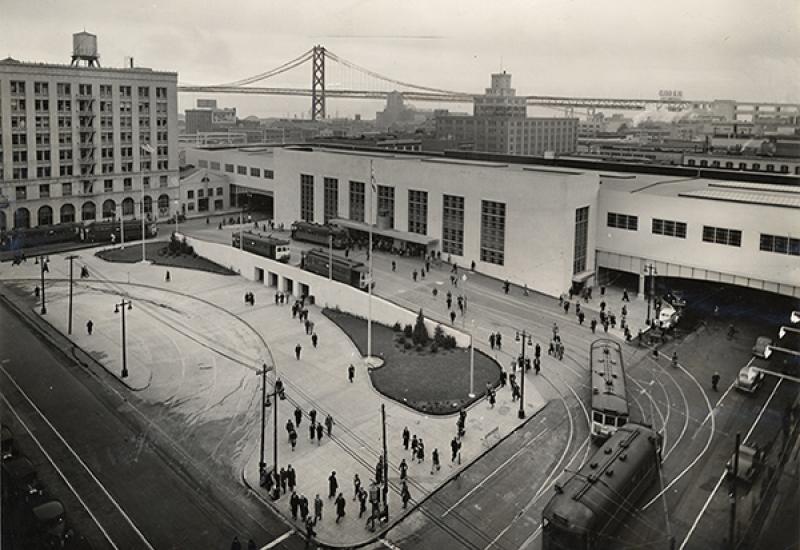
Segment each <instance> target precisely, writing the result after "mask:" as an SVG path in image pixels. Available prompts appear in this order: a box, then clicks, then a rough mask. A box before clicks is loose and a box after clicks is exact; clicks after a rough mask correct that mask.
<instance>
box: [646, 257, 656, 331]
mask: <svg viewBox="0 0 800 550" xmlns="http://www.w3.org/2000/svg"><path fill="white" fill-rule="evenodd" d="M644 270H645V275H646V276H648V277H650V285H649V286H650V288H649V290H648V285H647V281H645V285H644V286H645V294H647V320H646V322H647V324H648V325H649V324H650V302H651V301H652V299H653V294H655V291H656V280H655V275H656V274H657V272H656V266H655V265H653V264H647V265H646V266H644Z"/></svg>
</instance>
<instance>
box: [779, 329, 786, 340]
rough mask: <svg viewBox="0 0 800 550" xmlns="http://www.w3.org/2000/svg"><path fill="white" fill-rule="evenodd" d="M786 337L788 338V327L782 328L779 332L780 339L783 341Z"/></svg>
mask: <svg viewBox="0 0 800 550" xmlns="http://www.w3.org/2000/svg"><path fill="white" fill-rule="evenodd" d="M784 336H786V327H781V328H780V330H779V331H778V338H779V339H782V338H783V337H784Z"/></svg>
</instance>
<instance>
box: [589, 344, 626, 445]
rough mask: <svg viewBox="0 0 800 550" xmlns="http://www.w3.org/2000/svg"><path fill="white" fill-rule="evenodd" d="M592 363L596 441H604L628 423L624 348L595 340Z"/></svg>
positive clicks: (590, 353)
mask: <svg viewBox="0 0 800 550" xmlns="http://www.w3.org/2000/svg"><path fill="white" fill-rule="evenodd" d="M589 361H590V365H589V367H590V369H591V373H590V376H591V387H592V405H591V406H592V412H591V415H592V422H591V433H592V440H593V441H594V442H601V441H605V440H606V439H608V438H609V437H611V435H612V434H613V433H614V432H616V431H617V429H618V428H620V427H622V426H624V425H625V424H627V423H628V415H629V410H628V395H627V393H626V391H625V368H624V365H623V361H622V347H621V346H620V345H619V343H617V342H615V341H613V340H609V339H605V338H601V339H599V340H595V341H594V342H592V344H591V346H590V348H589Z"/></svg>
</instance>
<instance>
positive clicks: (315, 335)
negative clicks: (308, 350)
mask: <svg viewBox="0 0 800 550" xmlns="http://www.w3.org/2000/svg"><path fill="white" fill-rule="evenodd" d="M318 340H319V338H318V337H317V333H316V332H315V333H314V334H312V335H311V345H312V346H314V347H315V348H316V347H317V341H318Z"/></svg>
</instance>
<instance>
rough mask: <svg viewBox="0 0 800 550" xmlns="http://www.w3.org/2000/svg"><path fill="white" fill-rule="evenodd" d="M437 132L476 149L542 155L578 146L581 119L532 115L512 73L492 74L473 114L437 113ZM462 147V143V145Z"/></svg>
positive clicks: (477, 99)
mask: <svg viewBox="0 0 800 550" xmlns="http://www.w3.org/2000/svg"><path fill="white" fill-rule="evenodd" d="M436 136H437V137H439V138H450V139H452V140H454V141H455V142H456V143H457V144H463V146H467V144H471V148H472V149H473V150H475V151H485V152H490V153H505V154H512V155H531V156H542V155H544V154H545V153H546V152H548V153H556V154H569V153H572V152H574V151H575V150H576V148H577V140H578V119H575V118H555V117H554V118H529V117H528V116H527V106H526V100H525V98H524V97H517V96H516V91H515V90H514V89H513V88H512V87H511V75H510V74H508V73H506V72H502V73H498V74H493V75H492V87H491V88H487V89H486V94H485V95H482V96H477V97H475V100H474V103H473V115H472V116H460V115H438V116H437V117H436ZM459 147H461V145H459Z"/></svg>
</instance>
